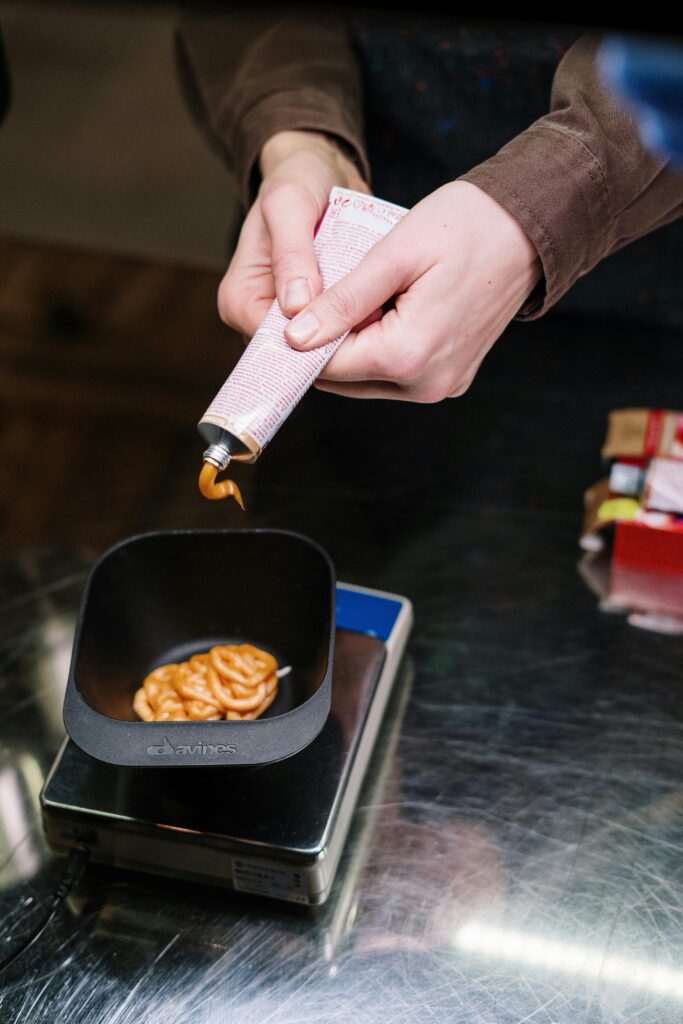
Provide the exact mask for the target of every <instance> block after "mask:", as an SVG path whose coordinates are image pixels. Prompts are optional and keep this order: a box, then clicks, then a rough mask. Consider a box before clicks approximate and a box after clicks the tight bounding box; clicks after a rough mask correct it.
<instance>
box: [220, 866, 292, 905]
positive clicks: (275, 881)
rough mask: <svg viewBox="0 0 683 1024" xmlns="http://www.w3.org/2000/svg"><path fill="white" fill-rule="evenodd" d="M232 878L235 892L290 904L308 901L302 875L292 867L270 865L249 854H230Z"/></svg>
mask: <svg viewBox="0 0 683 1024" xmlns="http://www.w3.org/2000/svg"><path fill="white" fill-rule="evenodd" d="M232 881H233V885H234V887H235V889H237V891H238V892H249V893H252V894H253V895H254V896H270V897H272V898H274V899H278V900H289V902H290V903H309V902H310V901H309V898H308V880H307V878H306V874H305V872H304V871H299V870H298V869H296V868H281V867H271V866H270V865H268V864H264V863H263V861H260V860H256V859H255V858H252V857H233V858H232Z"/></svg>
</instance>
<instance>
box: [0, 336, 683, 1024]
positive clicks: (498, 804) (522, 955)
mask: <svg viewBox="0 0 683 1024" xmlns="http://www.w3.org/2000/svg"><path fill="white" fill-rule="evenodd" d="M548 324H549V325H550V326H548V327H544V328H543V329H539V328H534V327H532V328H530V329H529V333H527V334H525V335H522V333H521V331H517V332H516V333H515V332H514V331H513V334H512V340H511V341H510V342H509V343H508V344H507V345H505V344H502V345H501V353H500V355H498V354H496V355H495V356H494V357H492V358H491V360H490V361H488V363H487V366H486V367H485V368H484V371H483V373H482V377H481V380H480V381H479V382H478V383H477V384H476V385H475V389H474V391H473V392H472V393H471V394H470V395H468V396H466V398H465V399H463V400H462V402H459V403H444V405H442V406H440V407H439V408H437V409H436V410H424V409H420V410H412V411H406V410H402V409H401V408H400V407H398V406H393V407H392V408H391V409H386V407H384V409H386V411H384V409H383V408H382V407H380V406H378V405H376V404H374V403H373V404H372V405H369V406H367V407H364V409H363V412H362V417H364V419H363V418H359V417H360V413H359V412H358V411H357V407H356V406H355V405H354V404H353V403H344V402H341V401H339V402H336V403H332V404H330V400H329V399H327V398H325V397H324V396H320V395H315V396H311V397H310V399H307V400H306V402H305V403H304V405H305V408H304V409H303V411H301V412H300V413H297V415H296V416H295V417H294V420H293V422H292V426H291V428H290V427H289V426H288V427H287V428H286V431H283V434H282V438H281V440H280V439H278V440H277V441H276V442H275V443H274V445H273V449H272V451H271V452H269V454H268V459H270V460H271V461H270V462H268V463H267V462H266V457H265V456H264V460H263V468H262V469H258V468H257V469H255V472H256V473H258V474H261V475H260V476H256V477H254V480H255V481H256V483H255V485H254V491H253V493H252V495H251V506H250V507H251V509H252V510H253V511H251V513H250V519H249V523H250V525H256V524H278V525H283V526H288V527H294V528H299V529H301V530H303V531H304V532H310V533H311V534H312V535H314V536H316V537H317V538H318V539H320V540H321V541H322V542H323V543H324V544H325V545H326V546H327V547H328V549H329V550H330V552H331V554H332V557H333V558H334V560H335V562H336V564H337V567H338V571H339V575H340V577H341V578H344V579H349V580H351V581H355V582H359V583H366V584H368V585H370V586H381V587H384V588H386V589H390V590H395V591H398V592H404V593H407V594H408V595H409V596H410V597H411V598H412V600H413V602H414V604H415V608H416V624H415V629H414V633H413V638H412V642H411V645H410V659H411V664H412V666H413V668H414V673H415V675H414V683H413V686H412V690H411V692H410V695H409V700H408V705H407V709H406V712H405V717H404V719H403V721H402V722H401V723H400V733H399V734H398V736H397V740H396V743H395V746H394V747H393V749H390V751H389V760H388V763H387V764H386V765H385V774H384V776H383V778H382V780H381V784H376V785H374V786H373V785H369V786H368V787H367V788H366V790H365V791H364V795H363V797H362V799H361V806H360V809H359V812H358V814H357V816H356V820H355V822H354V828H353V834H352V838H351V841H350V843H349V844H348V847H347V850H346V853H345V856H344V861H343V863H342V867H341V871H340V877H339V882H338V886H337V889H336V891H335V893H334V894H333V896H332V898H331V900H330V902H329V904H328V905H327V906H326V907H325V908H323V909H322V910H321V911H320V912H319V913H318V914H315V915H312V914H309V913H307V912H304V911H301V910H300V909H298V908H293V909H289V908H288V907H283V906H279V905H277V904H269V903H266V902H259V901H254V900H249V899H247V898H246V897H238V896H236V895H234V894H231V893H228V892H220V891H218V890H211V889H208V888H202V887H197V886H190V885H183V884H180V883H176V882H169V881H163V880H155V879H151V878H147V877H145V876H140V875H139V876H134V875H126V874H119V873H117V872H115V871H108V870H105V869H102V868H91V869H89V870H88V872H87V874H86V876H85V879H84V881H83V883H82V884H81V885H80V886H79V887H78V889H77V890H76V891H75V893H74V894H73V895H72V896H71V897H70V899H69V901H68V906H67V907H66V908H65V911H64V912H63V913H62V914H61V915H60V916H59V918H58V919H57V920H56V921H55V922H54V923H53V924H52V925H51V926H50V927H49V929H48V930H47V932H46V933H45V934H44V935H43V936H42V938H41V939H40V941H39V942H38V943H37V944H36V946H35V947H34V948H33V949H32V950H31V951H30V952H29V953H27V954H26V956H25V957H22V958H21V959H20V960H19V961H18V962H17V963H16V964H15V965H13V966H12V968H11V969H10V970H8V971H7V972H6V973H5V975H4V976H3V977H2V978H1V979H0V1019H1V1020H2V1021H3V1024H4V1022H8V1024H9V1022H21V1024H43V1022H45V1024H47V1022H53V1021H58V1022H59V1024H71V1022H78V1024H100V1022H101V1024H133V1022H135V1024H157V1022H159V1024H176V1022H177V1024H181V1022H182V1024H187V1022H189V1021H191V1022H192V1024H225V1022H230V1021H239V1022H240V1024H252V1022H253V1024H317V1022H320V1024H329V1022H336V1021H344V1022H347V1021H353V1022H354V1024H366V1022H367V1024H376V1022H377V1024H378V1022H382V1024H384V1022H391V1024H399V1022H403V1021H405V1022H408V1021H410V1022H414V1021H416V1020H421V1021H435V1022H448V1024H451V1022H456V1021H457V1022H458V1024H675V1022H678V1021H680V1020H681V1019H682V1017H683V962H682V961H683V954H682V952H681V950H682V949H683V943H682V939H683V778H682V777H683V724H682V720H681V711H682V708H683V698H682V696H681V690H680V686H681V678H682V676H683V642H682V641H681V640H680V639H676V638H671V637H663V636H657V635H654V634H650V633H646V632H643V631H639V630H636V629H633V628H631V627H629V626H628V625H627V623H626V621H625V620H624V619H623V618H622V617H620V616H614V615H603V614H601V613H600V612H599V611H598V609H597V606H596V601H595V598H594V596H593V595H592V594H591V593H590V592H589V591H588V590H587V589H586V588H585V586H584V584H583V582H582V580H581V579H580V577H579V575H578V574H577V571H576V564H575V563H576V560H577V557H578V549H577V546H576V537H577V534H578V529H579V522H580V501H581V488H582V487H583V486H588V485H589V484H590V483H592V482H593V480H594V479H595V477H596V476H597V474H598V471H599V463H598V450H599V445H600V442H601V439H602V434H603V430H604V423H605V416H606V413H607V411H608V409H609V408H613V407H615V406H618V405H628V404H637V403H639V402H641V403H653V404H655V403H656V404H661V405H665V404H667V403H671V404H673V403H674V401H675V390H676V382H677V381H678V382H680V380H681V379H682V373H681V371H682V370H683V366H682V365H681V364H682V363H683V355H682V354H681V353H682V352H683V347H682V346H680V344H679V345H678V347H676V345H674V344H673V343H670V340H669V341H666V339H664V341H661V339H660V341H659V342H655V343H653V342H652V338H651V337H650V338H645V337H642V339H641V338H639V336H637V335H636V334H634V335H633V337H631V338H630V340H628V339H627V342H628V344H629V345H630V346H631V347H630V349H629V351H630V362H629V361H628V360H626V363H628V365H626V364H625V362H624V360H622V359H620V355H621V353H622V352H623V345H624V344H625V342H624V334H623V332H622V331H619V332H617V331H613V332H612V334H611V336H610V337H608V338H607V339H606V338H605V335H604V329H603V328H601V327H597V326H596V327H594V328H592V334H591V332H590V330H589V329H582V331H583V333H582V334H581V336H580V337H579V336H578V333H577V334H572V332H571V331H570V329H569V328H566V327H565V328H564V330H565V335H564V336H562V331H561V329H560V327H561V325H560V326H558V324H560V322H559V321H552V320H549V321H548ZM572 330H574V329H572ZM576 331H577V332H578V328H576ZM558 332H559V333H558ZM551 335H552V338H551ZM610 339H611V340H610ZM513 344H514V345H515V346H517V348H516V349H514V350H513V348H512V346H513ZM658 345H659V347H657V346H658ZM541 360H542V366H543V380H541V379H540V374H539V373H538V366H539V362H540V361H541ZM589 361H590V362H591V365H592V367H593V372H594V374H597V375H600V374H602V377H601V384H600V387H599V389H596V386H595V383H594V382H591V381H590V380H586V374H585V367H586V365H588V362H589ZM373 417H375V426H374V427H373ZM380 418H381V428H378V427H377V423H376V421H378V420H380ZM402 431H403V432H402ZM368 437H371V438H372V442H373V443H372V445H371V446H370V448H371V450H370V451H366V452H365V453H364V454H363V450H362V445H363V442H364V439H367V438H368ZM278 446H279V451H280V459H279V460H278V458H277V457H276V448H278ZM306 446H308V447H306ZM302 460H303V461H302ZM302 467H305V470H304V469H303V468H302ZM297 473H301V475H302V476H303V475H305V474H307V476H306V480H305V481H303V480H299V479H295V480H294V481H292V479H291V477H292V475H294V476H295V477H296V474H297ZM278 474H280V476H278ZM297 484H301V488H300V489H298V488H297ZM142 525H145V524H144V523H143V524H142ZM166 525H175V524H166ZM177 525H186V524H184V523H180V524H177ZM228 525H234V523H233V522H232V521H231V522H230V523H229V524H228ZM90 558H91V555H90V553H83V552H81V553H78V552H73V551H71V552H67V551H44V552H29V553H25V554H23V555H17V556H16V557H14V558H8V559H6V560H5V562H4V564H3V565H2V567H1V569H0V593H1V595H2V597H1V605H0V607H1V618H0V630H1V633H0V659H1V665H2V682H1V683H0V917H1V920H2V924H1V926H0V951H4V950H5V949H6V948H9V947H10V946H11V945H12V943H13V942H15V941H16V940H17V938H18V937H20V936H21V935H23V934H24V933H25V930H26V928H27V926H28V923H29V920H30V919H31V917H30V915H31V914H32V913H38V912H39V908H40V907H41V906H44V901H45V899H46V897H47V895H48V894H49V893H50V891H51V889H52V888H53V886H54V883H55V879H56V877H57V875H58V871H59V861H58V860H57V859H56V858H54V857H53V856H52V855H51V854H50V853H49V851H48V850H47V849H46V846H45V843H44V840H43V838H42V831H41V825H40V820H39V810H38V793H39V791H40V788H41V785H42V782H43V779H44V777H45V773H46V771H47V770H48V768H49V765H50V763H51V761H52V758H53V757H54V754H55V752H56V750H57V747H58V745H59V743H60V741H61V737H62V725H61V700H62V693H63V688H64V683H65V678H66V674H67V669H68V660H69V654H70V644H71V637H72V629H73V624H74V616H75V612H76V609H77V606H78V601H79V597H80V593H81V590H82V586H83V581H84V578H85V573H86V572H87V567H88V564H89V562H90ZM397 713H398V712H397V710H396V707H394V709H393V711H392V712H391V713H390V715H391V714H393V715H396V714H397ZM388 724H389V726H390V725H391V722H389V723H388ZM389 731H390V730H389ZM370 781H371V783H372V781H373V780H370ZM374 781H375V783H377V780H376V779H375V780H374Z"/></svg>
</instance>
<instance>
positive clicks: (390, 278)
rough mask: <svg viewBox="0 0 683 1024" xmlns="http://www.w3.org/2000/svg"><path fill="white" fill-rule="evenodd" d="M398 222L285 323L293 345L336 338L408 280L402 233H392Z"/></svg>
mask: <svg viewBox="0 0 683 1024" xmlns="http://www.w3.org/2000/svg"><path fill="white" fill-rule="evenodd" d="M400 226H401V225H399V226H398V227H397V228H394V230H393V231H392V232H391V235H388V236H387V237H385V238H383V239H381V241H379V242H377V244H376V245H375V246H374V248H372V249H371V250H370V252H369V253H368V254H367V256H365V257H364V258H363V259H362V260H361V262H360V263H359V264H358V266H357V267H356V268H355V269H354V270H352V271H351V272H350V273H349V274H347V275H346V276H345V277H343V278H342V279H341V281H338V282H337V284H335V285H333V286H332V287H331V288H328V289H327V291H325V292H323V293H322V295H319V296H318V298H317V299H315V300H314V301H313V302H312V303H311V304H310V305H309V306H307V307H306V309H305V310H304V311H303V312H302V313H299V315H298V316H297V317H295V319H294V320H292V322H291V323H290V324H288V326H287V328H286V330H285V337H286V339H287V341H288V342H289V343H290V345H292V347H293V348H297V349H309V348H318V347H319V346H320V345H324V344H326V342H328V341H332V340H333V339H334V338H338V337H339V336H340V335H342V334H344V333H345V332H346V331H350V330H352V328H353V327H355V326H356V324H359V323H362V322H363V320H364V319H365V318H366V317H367V316H370V314H371V313H373V312H374V311H375V310H376V309H378V308H379V307H381V306H382V305H384V303H385V302H386V301H387V300H388V299H390V298H391V297H392V296H393V295H395V294H396V293H397V292H399V291H401V290H402V289H403V288H404V287H405V286H406V285H407V284H408V283H409V282H408V277H409V264H408V262H407V260H406V258H405V256H404V253H405V252H406V250H405V247H403V246H402V244H401V237H399V238H396V239H395V238H394V237H393V236H394V235H395V234H396V233H397V232H398V230H399V228H400ZM380 322H381V321H380Z"/></svg>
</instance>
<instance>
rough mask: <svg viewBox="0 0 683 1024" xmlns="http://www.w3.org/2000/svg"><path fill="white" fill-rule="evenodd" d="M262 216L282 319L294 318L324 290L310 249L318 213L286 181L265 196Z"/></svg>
mask: <svg viewBox="0 0 683 1024" xmlns="http://www.w3.org/2000/svg"><path fill="white" fill-rule="evenodd" d="M262 213H263V219H264V221H265V224H266V228H267V229H268V234H269V235H270V245H271V269H272V273H273V281H274V284H275V295H276V297H277V300H278V303H279V305H280V309H281V310H282V312H283V313H284V314H285V316H294V314H295V313H298V312H299V310H301V309H303V308H304V306H307V305H308V303H309V302H310V301H311V299H313V298H314V297H315V296H316V295H319V294H320V292H321V291H322V287H323V284H322V279H321V277H320V270H319V268H318V261H317V259H316V255H315V251H314V249H313V238H314V235H315V227H316V224H317V221H318V219H319V216H320V211H319V210H318V209H317V205H316V203H315V201H314V199H313V196H312V195H310V194H309V193H308V192H307V191H305V190H304V189H301V188H300V187H299V186H298V185H296V184H294V183H291V182H287V183H283V184H280V185H278V186H277V188H274V189H273V190H272V191H271V192H269V193H268V195H267V196H266V197H265V198H264V200H263V203H262Z"/></svg>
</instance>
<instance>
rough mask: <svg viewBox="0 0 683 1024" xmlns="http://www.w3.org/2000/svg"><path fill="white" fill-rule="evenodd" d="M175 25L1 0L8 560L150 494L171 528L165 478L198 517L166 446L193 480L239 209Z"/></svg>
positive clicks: (111, 527)
mask: <svg viewBox="0 0 683 1024" xmlns="http://www.w3.org/2000/svg"><path fill="white" fill-rule="evenodd" d="M176 18H177V12H176V5H174V4H168V5H164V4H156V5H150V6H145V5H143V6H142V7H136V6H135V5H133V4H113V5H107V4H96V5H94V4H73V3H71V4H69V3H38V2H36V3H33V2H28V3H27V2H21V3H17V2H13V3H0V29H1V31H2V34H3V37H4V43H5V49H6V51H7V56H8V61H9V65H10V69H11V80H12V102H11V107H10V110H9V113H8V115H7V117H6V119H5V122H4V124H3V125H2V128H1V129H0V550H1V551H4V552H8V551H10V550H12V551H13V550H16V548H17V547H20V548H24V547H28V546H34V545H36V544H38V545H43V544H50V543H54V542H61V543H66V544H69V545H71V544H79V545H83V544H85V545H94V546H95V547H101V546H103V545H106V544H107V543H109V542H110V541H112V540H113V539H116V538H117V537H118V536H120V535H122V534H123V533H124V532H126V530H127V531H128V532H130V530H131V529H135V526H136V524H138V523H142V522H143V521H145V513H146V512H149V509H150V506H151V505H153V506H154V516H157V515H159V516H163V515H164V511H165V510H167V511H168V513H169V515H170V516H171V519H173V516H174V512H173V509H174V508H175V507H176V501H177V497H178V496H177V495H176V492H175V490H174V483H175V481H176V480H177V479H178V477H179V476H180V477H182V485H181V492H184V493H181V495H180V497H184V498H185V499H187V498H188V497H189V498H190V500H191V504H192V505H193V506H194V505H196V508H195V509H194V510H192V509H191V510H190V518H192V515H193V511H194V513H196V515H197V516H198V517H199V519H201V518H202V515H204V516H206V515H210V513H209V512H208V511H207V510H206V509H205V507H204V506H203V504H202V503H201V500H200V499H199V498H198V499H197V501H196V503H195V502H194V500H193V499H194V497H195V490H194V481H193V480H192V484H191V490H190V494H189V495H188V493H187V492H188V478H187V476H186V475H184V474H183V473H182V471H181V470H180V468H179V465H180V464H181V463H182V453H179V454H178V455H177V458H176V457H174V455H173V452H175V451H176V448H177V444H180V445H181V447H182V442H183V441H184V442H185V448H186V450H187V453H188V473H189V472H190V462H191V473H190V479H191V478H192V477H194V475H195V469H196V465H197V458H198V457H199V455H200V449H201V443H200V441H199V439H198V437H197V436H196V435H195V432H194V424H195V422H196V421H197V420H198V418H199V416H200V415H201V413H202V412H203V410H204V408H205V407H206V405H207V404H208V401H209V400H210V398H211V396H212V395H213V393H214V391H215V390H216V387H217V385H218V384H219V383H220V382H221V380H222V375H225V373H227V370H228V369H229V367H230V366H231V365H232V363H233V362H234V359H235V358H236V355H237V352H238V351H239V348H240V347H241V344H240V342H239V341H238V340H237V339H236V338H232V337H231V336H230V333H229V332H228V331H227V330H226V329H225V328H224V327H223V326H222V325H221V324H220V323H219V321H218V318H217V315H216V303H215V293H216V287H217V284H218V280H219V276H220V271H221V268H224V266H225V265H226V263H227V253H228V247H229V239H230V238H231V237H232V235H233V234H234V231H235V228H236V226H237V216H238V209H237V203H236V198H235V193H234V188H233V182H232V179H231V177H230V175H229V174H228V172H227V171H226V170H225V168H223V167H222V166H221V164H220V162H219V161H218V159H217V158H216V157H215V156H214V155H213V153H212V152H211V150H210V149H209V147H208V146H207V144H206V142H205V141H204V140H203V139H202V137H201V136H200V134H199V132H198V131H197V129H196V128H195V126H194V125H193V123H192V121H191V118H190V117H189V115H188V113H187V112H186V110H185V107H184V104H183V99H182V96H181V92H180V89H179V86H178V83H177V80H176V75H175V67H174V52H173V32H174V26H175V23H176ZM224 371H225V373H224ZM174 465H175V471H173V469H172V467H173V466H174ZM165 492H167V493H165ZM178 514H180V513H178ZM154 516H153V517H154Z"/></svg>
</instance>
